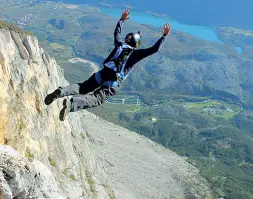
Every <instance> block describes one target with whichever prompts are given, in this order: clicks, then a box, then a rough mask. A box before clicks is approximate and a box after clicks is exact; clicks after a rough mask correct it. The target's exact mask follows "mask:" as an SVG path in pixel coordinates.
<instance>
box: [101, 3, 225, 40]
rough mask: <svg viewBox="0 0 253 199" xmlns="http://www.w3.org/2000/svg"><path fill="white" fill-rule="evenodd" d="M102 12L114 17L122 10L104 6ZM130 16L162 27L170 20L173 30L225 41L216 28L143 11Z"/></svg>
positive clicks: (132, 18)
mask: <svg viewBox="0 0 253 199" xmlns="http://www.w3.org/2000/svg"><path fill="white" fill-rule="evenodd" d="M100 12H101V13H104V14H106V15H109V16H111V17H114V18H119V17H120V16H121V12H122V10H120V9H117V8H105V7H102V8H101V9H100ZM130 16H131V21H134V22H136V23H140V24H149V25H153V26H156V27H161V28H162V27H163V25H164V23H166V22H168V23H169V24H170V25H171V26H172V29H173V30H177V31H181V32H185V33H188V34H190V35H193V36H196V37H198V38H201V39H204V40H207V41H212V42H217V43H223V42H222V41H221V40H220V39H219V38H218V35H217V33H216V32H215V30H214V29H213V28H211V27H206V26H195V25H187V24H182V23H180V22H178V21H175V20H172V19H170V18H166V17H159V16H154V15H151V14H148V13H141V12H135V11H131V15H130Z"/></svg>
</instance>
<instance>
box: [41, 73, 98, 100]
mask: <svg viewBox="0 0 253 199" xmlns="http://www.w3.org/2000/svg"><path fill="white" fill-rule="evenodd" d="M99 86H100V85H99V84H98V83H97V81H96V79H95V73H94V74H93V75H92V76H91V77H90V78H89V79H88V80H86V81H84V82H83V83H79V84H71V85H69V86H66V87H63V88H62V87H59V88H58V89H56V90H55V91H54V92H52V93H50V94H49V95H47V96H46V98H45V100H44V102H45V104H46V105H50V104H51V103H52V102H53V101H55V100H56V99H57V98H61V97H64V96H69V95H77V94H87V93H89V92H91V91H94V90H95V89H97V88H98V87H99Z"/></svg>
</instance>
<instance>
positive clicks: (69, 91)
mask: <svg viewBox="0 0 253 199" xmlns="http://www.w3.org/2000/svg"><path fill="white" fill-rule="evenodd" d="M123 22H124V21H123V20H120V21H119V22H118V23H117V26H116V29H115V31H114V45H115V48H117V46H118V45H120V44H121V43H122V38H121V30H122V25H123ZM165 39H166V35H165V34H164V35H163V36H162V37H161V38H160V39H159V40H158V41H157V42H156V43H155V45H154V46H152V47H150V48H146V49H135V50H134V51H133V53H132V54H131V55H130V57H129V58H128V60H127V62H126V66H125V71H124V72H125V75H128V74H129V73H130V72H131V71H132V70H133V68H134V67H135V65H136V63H137V62H139V61H140V60H142V59H144V58H146V57H148V56H150V55H152V54H154V53H156V52H158V51H159V49H160V48H161V46H162V44H163V43H164V41H165ZM113 51H114V50H113ZM113 51H112V53H111V54H110V55H109V56H108V58H107V59H106V60H105V62H106V61H107V60H108V59H110V57H111V56H112V54H113ZM105 62H104V63H105ZM98 73H100V74H101V77H102V78H103V81H115V80H116V73H115V72H114V71H113V70H112V69H110V68H108V67H104V68H103V69H102V70H100V71H98ZM62 89H63V92H62V93H63V96H69V95H73V97H72V98H71V99H70V101H71V109H70V112H75V111H79V110H82V109H87V108H91V107H96V106H99V105H101V104H102V103H104V102H105V101H106V100H108V99H109V97H111V96H113V95H115V94H116V89H117V87H112V86H103V85H100V84H99V83H98V81H97V80H96V73H94V74H93V75H92V76H91V77H90V78H89V79H88V80H86V81H84V82H83V83H78V84H72V85H69V86H67V87H64V88H62Z"/></svg>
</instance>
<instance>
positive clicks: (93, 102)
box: [60, 86, 116, 121]
mask: <svg viewBox="0 0 253 199" xmlns="http://www.w3.org/2000/svg"><path fill="white" fill-rule="evenodd" d="M115 94H116V88H115V87H108V86H106V87H105V86H102V87H100V88H98V89H97V90H95V91H94V92H93V93H89V94H86V95H79V96H73V98H71V99H70V100H67V99H66V100H64V102H63V109H62V110H61V111H60V120H61V121H63V120H64V119H65V117H66V115H67V114H68V113H69V112H76V111H80V110H83V109H87V108H92V107H96V106H99V105H101V104H103V103H104V102H105V101H107V100H108V99H109V98H110V97H111V96H113V95H115Z"/></svg>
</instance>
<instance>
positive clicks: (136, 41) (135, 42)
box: [125, 31, 141, 48]
mask: <svg viewBox="0 0 253 199" xmlns="http://www.w3.org/2000/svg"><path fill="white" fill-rule="evenodd" d="M125 42H126V43H127V44H128V45H130V46H131V47H133V48H138V47H139V46H140V44H141V32H140V31H138V32H137V33H128V34H127V35H126V38H125Z"/></svg>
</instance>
